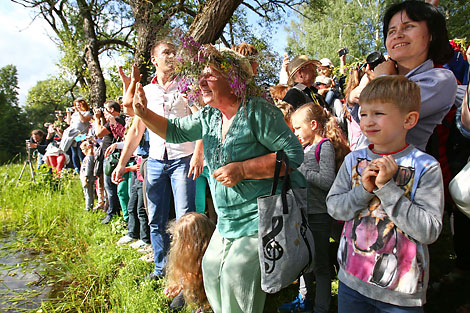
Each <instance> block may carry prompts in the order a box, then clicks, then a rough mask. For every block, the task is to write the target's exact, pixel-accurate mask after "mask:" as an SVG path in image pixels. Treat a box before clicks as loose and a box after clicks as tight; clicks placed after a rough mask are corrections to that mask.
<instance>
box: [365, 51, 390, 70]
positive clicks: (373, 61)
mask: <svg viewBox="0 0 470 313" xmlns="http://www.w3.org/2000/svg"><path fill="white" fill-rule="evenodd" d="M366 62H367V64H369V67H370V69H371V70H373V69H374V68H375V67H376V66H377V65H379V64H380V63H382V62H385V57H384V56H383V54H382V53H381V52H378V51H374V52H372V53H371V54H369V55H368V56H367V58H366Z"/></svg>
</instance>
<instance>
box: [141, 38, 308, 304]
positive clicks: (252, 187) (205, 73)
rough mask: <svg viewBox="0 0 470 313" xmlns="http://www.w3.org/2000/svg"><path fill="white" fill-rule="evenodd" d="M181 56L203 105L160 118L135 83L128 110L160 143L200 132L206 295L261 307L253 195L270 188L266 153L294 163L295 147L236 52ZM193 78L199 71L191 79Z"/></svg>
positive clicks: (271, 160)
mask: <svg viewBox="0 0 470 313" xmlns="http://www.w3.org/2000/svg"><path fill="white" fill-rule="evenodd" d="M180 60H181V59H180ZM184 61H185V60H182V64H183V65H182V68H186V70H185V77H186V78H187V79H188V81H190V82H193V83H192V84H191V83H190V84H186V87H188V85H191V86H190V89H191V91H192V92H193V93H195V94H200V95H201V96H202V99H203V101H204V102H205V103H206V104H207V105H206V106H205V107H204V108H203V109H202V110H200V111H198V112H197V113H195V114H193V115H190V116H187V117H183V118H176V119H170V120H168V119H166V118H164V117H162V116H159V115H157V114H155V113H153V112H152V111H150V110H148V109H147V99H146V97H145V92H144V90H143V88H142V86H141V85H138V87H137V92H136V100H135V101H134V111H135V112H136V114H137V115H138V116H139V117H140V118H141V119H142V121H143V122H144V123H145V124H146V125H147V127H148V128H149V129H150V130H152V131H153V132H155V133H157V134H159V135H160V136H161V137H162V138H165V139H166V140H167V141H168V142H186V141H195V140H198V139H202V141H203V144H204V155H205V158H206V161H207V165H208V167H209V170H210V173H211V175H212V177H211V179H212V180H213V183H214V194H213V198H214V200H215V202H216V207H217V214H218V223H217V229H216V230H215V232H214V234H213V236H212V238H211V241H210V244H209V246H208V248H207V250H206V253H205V255H204V258H203V264H202V268H203V279H204V288H205V290H206V294H207V298H208V300H209V303H210V305H211V306H212V309H213V310H214V312H216V313H220V312H227V313H228V312H231V313H236V312H243V313H249V312H263V307H264V301H265V298H266V294H265V293H264V292H263V291H262V290H261V271H260V263H259V258H258V235H257V233H258V206H257V201H256V199H257V198H258V197H259V196H262V195H267V194H269V193H270V189H271V185H272V179H269V178H270V177H272V176H273V172H274V166H275V154H274V153H273V152H275V151H278V150H284V151H285V152H286V154H287V155H288V157H289V160H290V164H291V165H292V166H293V167H298V166H299V165H300V164H301V163H302V160H303V151H302V147H301V145H300V143H299V141H298V140H297V138H296V137H295V136H294V134H293V133H292V131H291V130H290V129H289V127H288V126H287V124H286V123H285V122H284V119H283V115H282V113H281V111H280V110H279V109H277V108H275V107H274V106H273V105H272V104H270V103H269V102H267V101H266V100H265V99H263V98H261V97H257V96H258V95H260V94H261V93H260V89H259V88H257V87H256V86H255V85H254V82H253V79H252V76H253V73H252V70H251V67H250V64H249V62H248V61H247V60H246V59H245V58H244V57H243V56H241V55H239V54H238V53H236V52H234V51H232V50H230V49H219V50H218V49H216V48H215V47H213V46H211V45H205V46H203V47H200V48H199V49H198V51H197V54H196V55H194V54H193V55H191V56H189V57H188V58H187V61H186V62H184ZM188 64H189V66H187V65H188ZM199 64H202V65H199ZM180 73H181V71H180ZM194 77H198V78H199V79H198V86H197V85H195V84H194V82H196V81H195V80H194ZM191 78H193V79H191ZM291 179H292V183H293V185H294V186H304V185H305V179H304V178H303V176H302V175H301V174H300V173H299V172H297V171H296V170H294V171H293V173H292V175H291Z"/></svg>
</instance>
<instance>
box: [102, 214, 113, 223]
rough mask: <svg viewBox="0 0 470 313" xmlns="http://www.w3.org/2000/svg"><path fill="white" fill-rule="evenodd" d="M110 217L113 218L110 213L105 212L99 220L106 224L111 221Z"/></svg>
mask: <svg viewBox="0 0 470 313" xmlns="http://www.w3.org/2000/svg"><path fill="white" fill-rule="evenodd" d="M112 218H113V216H112V215H109V214H106V216H105V217H104V218H103V220H102V221H101V224H108V223H109V222H110V221H111V219H112Z"/></svg>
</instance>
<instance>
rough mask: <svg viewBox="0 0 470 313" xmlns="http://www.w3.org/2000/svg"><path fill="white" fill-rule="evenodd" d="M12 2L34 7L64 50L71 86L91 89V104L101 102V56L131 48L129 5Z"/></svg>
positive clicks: (90, 0)
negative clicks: (129, 41)
mask: <svg viewBox="0 0 470 313" xmlns="http://www.w3.org/2000/svg"><path fill="white" fill-rule="evenodd" d="M12 1H13V2H16V3H18V4H21V5H23V6H25V7H27V8H31V9H34V10H35V11H36V12H37V16H39V17H41V18H43V19H44V20H45V21H46V22H47V23H48V24H49V26H50V27H51V29H52V30H53V31H54V33H55V35H56V38H55V40H56V43H57V45H58V47H59V48H60V49H61V51H62V52H63V58H62V60H61V64H62V66H63V69H64V72H65V73H66V74H68V75H73V76H74V77H75V83H74V84H73V85H72V87H74V86H75V85H76V84H80V87H81V88H82V89H84V90H87V91H88V92H89V99H90V104H91V105H93V106H99V105H102V104H103V103H104V101H105V100H106V84H105V79H104V77H103V72H102V69H101V64H100V59H99V56H100V55H101V54H102V53H104V52H107V51H109V50H113V51H125V50H126V49H132V44H130V43H128V39H129V36H130V34H131V33H132V27H131V25H132V24H131V23H132V20H131V19H130V18H131V15H130V11H129V8H128V5H127V4H126V3H125V2H123V1H120V0H12ZM72 89H73V88H72ZM71 91H72V92H73V90H71Z"/></svg>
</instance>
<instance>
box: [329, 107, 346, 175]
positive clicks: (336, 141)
mask: <svg viewBox="0 0 470 313" xmlns="http://www.w3.org/2000/svg"><path fill="white" fill-rule="evenodd" d="M325 112H326V111H325ZM327 114H328V115H329V118H328V121H327V122H326V125H325V126H324V128H323V137H326V138H328V139H329V140H330V142H331V144H332V145H333V148H334V149H335V165H336V172H338V171H339V168H340V167H341V164H343V161H344V157H345V156H346V155H347V154H348V153H349V152H351V150H350V149H349V146H348V144H347V141H346V138H345V136H344V133H343V131H342V130H341V128H340V127H339V125H338V122H337V121H336V117H334V116H333V115H331V114H329V113H328V112H327Z"/></svg>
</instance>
